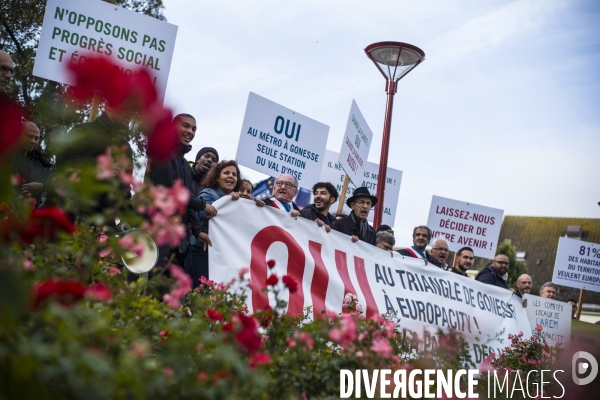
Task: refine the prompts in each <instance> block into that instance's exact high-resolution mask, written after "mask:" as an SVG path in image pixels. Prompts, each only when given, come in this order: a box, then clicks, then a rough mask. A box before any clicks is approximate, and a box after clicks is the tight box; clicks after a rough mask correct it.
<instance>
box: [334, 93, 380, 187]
mask: <svg viewBox="0 0 600 400" xmlns="http://www.w3.org/2000/svg"><path fill="white" fill-rule="evenodd" d="M371 139H373V132H371V128H369V125H367V121H365V118H364V117H363V116H362V114H361V112H360V109H359V108H358V105H357V104H356V101H354V100H352V105H351V106H350V115H349V116H348V123H347V124H346V133H345V134H344V140H343V141H342V149H341V150H340V156H339V157H340V158H339V160H338V161H339V163H340V165H341V166H342V168H343V169H344V172H346V174H347V175H348V177H349V178H350V180H351V181H352V182H356V181H358V180H360V179H362V178H363V176H364V171H365V168H366V167H367V165H366V164H367V158H368V157H369V149H370V148H371Z"/></svg>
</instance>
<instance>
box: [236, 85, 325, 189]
mask: <svg viewBox="0 0 600 400" xmlns="http://www.w3.org/2000/svg"><path fill="white" fill-rule="evenodd" d="M328 135H329V127H328V126H327V125H325V124H322V123H320V122H318V121H315V120H314V119H310V118H308V117H306V116H304V115H302V114H299V113H297V112H296V111H293V110H290V109H289V108H286V107H283V106H281V105H279V104H277V103H274V102H272V101H271V100H268V99H265V98H264V97H261V96H259V95H257V94H255V93H252V92H250V95H249V96H248V104H247V106H246V114H245V115H244V122H243V124H242V132H241V134H240V141H239V144H238V149H237V154H236V156H235V159H236V160H237V162H238V163H240V164H242V165H245V166H246V167H248V168H251V169H253V170H256V171H259V172H262V173H265V174H267V175H270V176H274V177H278V176H280V175H281V174H290V175H292V176H294V177H296V179H298V182H299V185H300V186H301V187H303V188H307V189H310V188H311V187H312V185H314V184H315V183H317V181H318V179H319V177H320V175H321V168H322V166H323V156H324V155H325V145H326V144H327V136H328Z"/></svg>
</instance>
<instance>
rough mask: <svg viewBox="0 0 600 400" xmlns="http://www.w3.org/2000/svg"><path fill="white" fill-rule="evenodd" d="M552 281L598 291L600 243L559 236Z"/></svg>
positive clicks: (599, 281)
mask: <svg viewBox="0 0 600 400" xmlns="http://www.w3.org/2000/svg"><path fill="white" fill-rule="evenodd" d="M552 282H553V283H555V284H557V285H563V286H568V287H572V288H577V289H585V290H591V291H593V292H600V245H599V244H596V243H589V242H582V241H581V240H576V239H570V238H566V237H561V238H560V239H559V240H558V250H557V252H556V261H555V262H554V273H553V274H552Z"/></svg>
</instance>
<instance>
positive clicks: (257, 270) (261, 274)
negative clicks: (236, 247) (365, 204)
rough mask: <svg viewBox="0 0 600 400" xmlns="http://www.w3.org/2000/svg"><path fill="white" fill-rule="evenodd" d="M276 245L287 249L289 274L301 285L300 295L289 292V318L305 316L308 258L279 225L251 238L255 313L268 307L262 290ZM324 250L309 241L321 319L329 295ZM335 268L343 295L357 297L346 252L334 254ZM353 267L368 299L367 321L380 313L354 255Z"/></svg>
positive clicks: (314, 302)
mask: <svg viewBox="0 0 600 400" xmlns="http://www.w3.org/2000/svg"><path fill="white" fill-rule="evenodd" d="M275 242H281V243H283V244H285V246H286V247H287V250H288V262H287V273H288V275H291V276H292V277H293V278H294V279H295V280H296V281H297V282H298V284H299V285H300V287H299V289H300V290H299V291H298V292H296V293H294V294H291V293H290V299H289V304H288V310H287V314H288V315H298V314H300V313H302V310H303V308H304V287H303V285H302V280H303V277H304V269H305V264H306V255H305V253H304V250H303V249H302V247H301V246H300V245H299V244H298V242H296V240H295V239H294V238H293V237H292V236H291V235H290V234H289V233H288V232H286V231H285V230H284V229H282V228H280V227H278V226H268V227H266V228H264V229H262V230H261V231H259V232H258V233H257V234H256V236H255V237H254V239H252V243H251V245H250V248H251V252H252V253H251V260H250V279H251V281H252V284H251V288H252V308H253V309H254V310H261V309H264V308H265V307H266V306H267V305H269V298H268V296H267V294H266V293H264V292H263V291H262V288H263V285H264V282H265V281H266V279H267V272H268V269H267V264H266V257H267V251H268V250H269V247H271V245H272V244H273V243H275ZM322 247H323V245H322V244H321V243H317V242H313V241H312V240H309V241H308V250H309V252H310V254H311V256H312V258H313V260H314V264H315V271H314V274H313V277H312V281H311V284H310V295H311V301H312V305H313V318H319V317H320V316H322V313H321V311H322V310H326V304H325V297H326V295H327V287H328V286H329V272H328V270H327V268H326V267H325V263H324V262H323V258H322V256H321V249H322ZM335 266H336V269H337V272H338V274H339V277H340V279H341V280H342V284H343V286H344V296H345V295H346V294H347V293H354V294H358V293H357V291H356V289H354V285H352V281H351V280H350V273H349V271H348V264H347V262H346V253H345V252H343V251H340V250H336V251H335ZM354 268H355V270H356V278H357V281H358V284H359V286H360V289H361V291H362V294H363V296H364V297H365V303H366V304H367V308H366V312H365V314H366V316H367V318H372V317H374V316H375V315H378V314H379V310H378V308H377V303H376V302H375V298H374V297H373V293H372V292H371V286H370V285H369V281H368V279H367V274H366V271H365V261H364V259H362V258H360V257H356V256H354Z"/></svg>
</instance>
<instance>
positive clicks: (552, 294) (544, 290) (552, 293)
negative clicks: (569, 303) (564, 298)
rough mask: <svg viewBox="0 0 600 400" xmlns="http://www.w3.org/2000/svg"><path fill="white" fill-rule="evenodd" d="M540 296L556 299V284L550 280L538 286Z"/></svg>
mask: <svg viewBox="0 0 600 400" xmlns="http://www.w3.org/2000/svg"><path fill="white" fill-rule="evenodd" d="M540 297H544V298H546V299H556V285H555V284H554V283H552V282H546V283H544V284H543V285H542V287H541V288H540Z"/></svg>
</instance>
